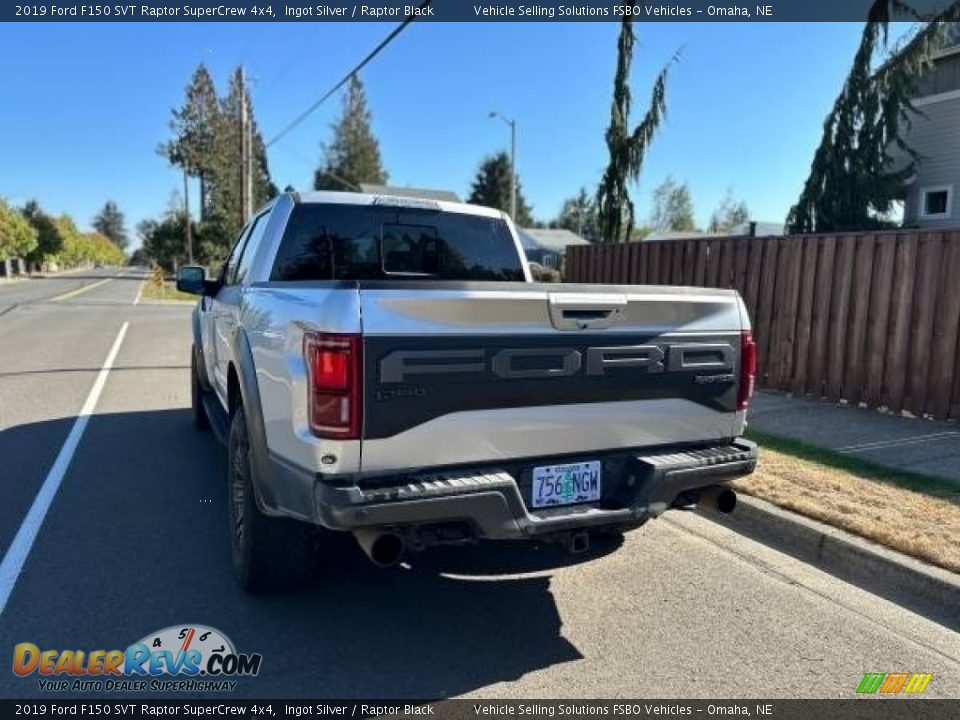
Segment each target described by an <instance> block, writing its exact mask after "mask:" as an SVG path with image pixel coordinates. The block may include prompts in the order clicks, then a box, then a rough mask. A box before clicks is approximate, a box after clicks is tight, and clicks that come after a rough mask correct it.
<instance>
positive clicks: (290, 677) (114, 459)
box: [0, 409, 616, 698]
mask: <svg viewBox="0 0 960 720" xmlns="http://www.w3.org/2000/svg"><path fill="white" fill-rule="evenodd" d="M70 420H71V421H72V419H70ZM69 425H70V423H69V422H68V421H67V420H62V421H51V422H45V423H36V424H32V425H23V426H18V427H14V428H11V429H8V430H6V431H4V432H3V433H2V434H0V456H2V457H4V458H6V460H7V462H14V463H15V462H18V453H20V452H21V449H25V450H26V452H29V453H31V455H32V457H38V456H42V457H46V458H47V460H46V465H47V466H48V465H49V463H50V462H52V459H53V456H54V455H55V453H56V451H57V449H58V448H59V445H60V443H61V442H62V441H63V437H64V436H65V435H66V433H67V432H68V431H69ZM34 464H35V465H36V463H34ZM36 469H37V468H36V467H34V466H31V471H32V472H33V471H36ZM45 472H46V471H45V470H44V472H43V473H39V474H38V475H39V476H38V477H37V478H36V482H35V484H34V485H33V486H32V487H31V486H30V483H28V482H22V484H24V485H25V486H26V489H24V490H23V492H22V493H21V494H20V496H18V502H17V503H15V508H14V510H13V511H12V512H11V513H9V514H5V515H0V522H2V523H4V525H3V526H0V537H3V538H4V539H8V538H10V537H12V533H13V532H15V531H16V528H15V527H11V523H19V519H21V518H22V517H23V515H24V514H25V513H26V510H27V507H28V505H29V502H30V501H32V498H33V496H34V495H35V493H36V490H37V489H38V487H39V484H40V482H42V478H43V474H44V473H45ZM34 474H36V473H35V472H34ZM21 481H23V478H21ZM6 482H7V481H6V480H5V479H4V480H0V483H6ZM225 485H226V483H225V451H224V450H223V448H222V447H221V446H220V445H218V444H217V442H216V441H215V439H214V438H213V436H212V435H209V434H206V433H201V432H198V431H196V430H195V429H194V428H193V427H192V425H191V422H190V412H189V410H186V409H182V410H164V411H156V412H133V413H114V414H102V415H95V416H94V417H92V418H91V421H90V424H89V426H88V428H87V430H86V433H85V435H84V437H83V439H82V441H81V443H80V446H79V448H78V450H77V453H76V455H75V456H74V458H73V461H72V463H71V465H70V467H69V469H68V471H67V474H66V477H65V479H64V481H63V484H62V486H61V488H60V490H59V493H58V495H57V497H56V499H55V500H54V503H53V505H52V507H51V509H50V511H49V513H48V515H47V517H46V519H45V521H44V523H43V526H42V529H41V531H40V534H39V535H38V537H37V541H36V543H35V545H34V547H33V550H32V552H31V554H30V556H29V558H28V560H27V563H26V565H25V568H24V572H23V574H22V575H21V576H20V578H19V580H18V582H17V585H16V587H15V589H14V592H13V594H12V596H11V599H10V602H9V604H8V606H7V609H6V611H5V612H4V614H3V616H2V618H0V647H7V648H9V647H11V646H12V645H13V644H16V643H18V642H25V641H29V642H35V643H38V644H41V645H44V646H46V647H50V648H68V647H69V648H90V649H100V648H108V649H109V648H120V649H123V648H125V647H126V646H127V645H128V644H129V643H131V642H135V641H137V640H138V639H140V638H142V637H144V636H145V635H147V634H148V633H150V632H152V631H155V630H159V629H161V628H164V627H168V626H171V625H177V624H184V625H186V624H205V625H209V626H212V627H215V628H217V629H219V630H220V631H222V632H223V633H225V634H226V635H227V636H228V637H230V638H231V639H232V640H233V642H234V644H235V645H236V647H237V649H238V650H239V651H241V652H248V653H249V652H258V653H261V654H262V655H263V658H264V659H263V666H262V669H261V671H260V674H259V675H258V676H257V677H256V678H247V679H244V680H242V681H241V682H240V685H239V686H238V688H237V691H236V693H235V695H243V696H247V697H274V698H288V697H289V698H296V697H300V698H307V697H312V698H334V697H342V698H347V697H357V698H371V697H380V698H386V697H398V698H402V697H406V698H432V697H446V696H452V695H458V694H462V693H467V692H470V691H473V690H477V689H487V688H489V687H490V686H491V685H494V684H496V683H500V682H510V681H514V680H517V679H518V678H520V677H522V676H523V675H525V674H527V673H530V672H533V671H536V670H541V669H544V668H547V667H550V666H551V665H555V664H557V663H564V662H570V661H574V660H578V659H580V658H581V657H582V655H581V654H580V652H579V651H578V650H577V648H576V647H574V646H573V645H572V644H571V643H570V642H569V641H567V640H566V639H565V638H564V637H563V636H562V634H561V630H562V625H563V621H562V618H561V617H560V615H559V613H558V610H557V606H556V603H555V601H554V598H553V596H552V595H551V592H550V582H551V580H550V574H549V572H542V571H544V570H549V569H551V568H556V567H560V566H562V565H564V564H569V563H570V562H577V561H579V560H585V559H588V558H589V557H590V556H589V555H587V556H573V557H572V558H571V556H569V555H565V554H563V555H561V554H560V553H559V551H558V550H555V549H553V548H550V549H547V550H544V549H543V548H536V547H528V546H519V547H512V548H511V553H510V555H509V561H508V562H502V558H504V556H506V553H505V552H503V550H502V549H500V548H497V547H493V548H490V547H485V546H480V547H477V548H466V549H463V550H465V552H461V551H460V550H459V549H457V550H444V551H440V552H435V553H426V554H424V555H422V556H419V557H415V558H414V559H413V560H412V561H411V562H410V564H409V565H404V566H401V567H397V568H394V569H392V570H381V569H378V568H375V567H374V566H372V565H371V564H370V562H369V561H368V560H367V559H366V558H365V557H363V555H362V553H361V552H360V551H359V549H358V548H357V546H356V544H355V543H354V542H353V541H352V539H350V538H349V537H344V538H343V541H344V542H343V543H342V544H340V543H338V544H336V545H335V548H336V549H335V550H334V551H335V552H337V553H339V559H338V561H337V562H336V563H334V564H333V565H334V566H333V567H332V568H331V569H329V570H328V572H327V573H325V574H324V575H322V576H319V577H317V578H316V579H315V580H314V581H313V582H311V583H310V584H309V585H308V586H307V587H305V588H303V589H302V590H299V591H291V592H289V593H285V594H280V595H273V596H266V597H254V596H249V595H246V594H244V593H243V592H241V591H240V590H239V589H237V587H236V585H235V584H234V581H233V578H232V575H231V570H230V556H229V542H228V534H227V533H228V531H227V520H226V506H225V500H226V487H225ZM5 490H6V488H3V487H0V491H5ZM615 545H616V543H613V544H611V545H610V546H609V548H610V549H613V548H614V547H615ZM594 552H604V550H603V546H601V547H600V548H598V549H596V550H595V551H594ZM498 568H499V569H498ZM537 570H540V571H541V572H536V573H535V574H530V573H531V572H532V571H537ZM451 573H456V574H455V575H453V574H451ZM505 573H510V574H505ZM34 694H37V685H36V682H35V679H32V680H31V679H29V678H28V679H19V678H15V677H13V676H12V674H9V673H8V675H7V676H6V677H0V696H11V695H14V696H19V697H24V696H28V695H34Z"/></svg>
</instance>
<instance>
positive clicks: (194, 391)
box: [190, 348, 210, 430]
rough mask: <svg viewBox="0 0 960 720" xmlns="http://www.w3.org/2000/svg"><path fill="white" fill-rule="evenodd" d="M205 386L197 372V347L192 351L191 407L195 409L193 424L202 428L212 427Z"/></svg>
mask: <svg viewBox="0 0 960 720" xmlns="http://www.w3.org/2000/svg"><path fill="white" fill-rule="evenodd" d="M203 394H204V393H203V386H202V385H201V384H200V375H199V374H198V373H197V349H196V348H192V349H191V351H190V407H191V409H192V410H193V424H194V425H195V426H196V427H198V428H199V429H201V430H209V429H210V418H209V416H208V415H207V409H206V408H205V407H204V406H203Z"/></svg>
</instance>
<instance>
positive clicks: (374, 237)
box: [270, 203, 524, 281]
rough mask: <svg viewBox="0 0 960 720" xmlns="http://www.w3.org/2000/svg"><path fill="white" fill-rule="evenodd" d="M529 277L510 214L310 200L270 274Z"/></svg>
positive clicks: (297, 211) (298, 212)
mask: <svg viewBox="0 0 960 720" xmlns="http://www.w3.org/2000/svg"><path fill="white" fill-rule="evenodd" d="M422 277H434V278H437V279H441V280H500V281H502V280H516V281H522V280H523V279H524V277H523V268H522V266H521V260H520V257H519V255H518V253H517V249H516V246H515V245H514V242H513V237H512V236H511V235H510V231H509V229H508V228H507V224H506V222H504V221H503V220H501V219H499V218H486V217H478V216H475V215H464V214H462V213H451V212H439V211H432V210H428V209H427V210H425V209H420V208H406V207H404V208H397V207H379V206H376V205H321V204H311V203H306V204H303V205H298V206H296V207H295V208H294V209H293V213H292V214H291V216H290V220H289V222H288V223H287V229H286V231H285V232H284V235H283V240H282V241H281V242H280V248H279V250H278V251H277V259H276V261H275V263H274V266H273V272H272V274H271V277H270V279H271V280H372V279H385V278H396V279H404V278H413V279H415V278H422Z"/></svg>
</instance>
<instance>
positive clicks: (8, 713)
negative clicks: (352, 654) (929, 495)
mask: <svg viewBox="0 0 960 720" xmlns="http://www.w3.org/2000/svg"><path fill="white" fill-rule="evenodd" d="M57 717H81V718H101V719H102V718H107V717H109V718H114V717H117V718H157V717H167V718H214V717H217V718H221V717H222V718H234V719H245V720H253V719H255V718H280V719H281V720H286V719H287V718H331V719H336V718H398V719H403V720H413V719H414V718H424V717H434V718H444V720H474V719H476V718H483V719H488V718H558V717H560V718H629V719H635V718H679V717H705V718H718V717H719V718H726V717H753V718H760V719H761V720H765V719H766V718H778V719H780V720H792V719H793V718H796V720H810V719H811V718H818V719H819V718H831V719H832V718H840V719H841V720H846V718H851V719H853V718H856V719H861V718H862V719H863V720H868V719H869V720H878V719H879V720H886V719H887V718H903V719H904V720H908V719H909V720H918V719H919V720H924V719H925V718H930V719H931V720H940V719H941V718H946V717H960V699H956V700H931V699H921V698H919V697H911V698H909V699H907V698H902V699H901V698H898V699H890V698H881V697H863V696H861V697H858V698H857V699H855V700H689V701H687V700H616V701H613V700H496V701H490V700H438V701H410V700H403V701H392V700H391V701H384V700H376V701H367V702H359V701H355V700H349V701H331V700H322V701H307V700H239V699H236V700H115V699H113V700H111V701H110V702H96V701H93V700H89V699H85V700H57V701H53V702H41V701H37V702H34V701H23V702H21V701H17V700H0V718H2V720H7V718H57Z"/></svg>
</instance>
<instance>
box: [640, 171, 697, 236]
mask: <svg viewBox="0 0 960 720" xmlns="http://www.w3.org/2000/svg"><path fill="white" fill-rule="evenodd" d="M650 225H651V226H652V227H653V228H654V229H656V230H673V231H683V230H696V229H697V224H696V222H695V221H694V219H693V200H692V199H691V197H690V188H689V187H688V186H687V184H686V183H678V182H677V181H676V180H674V179H673V178H672V177H667V179H666V180H664V181H663V182H662V183H660V184H659V185H658V186H657V187H656V188H655V189H654V191H653V209H652V211H651V213H650Z"/></svg>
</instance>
